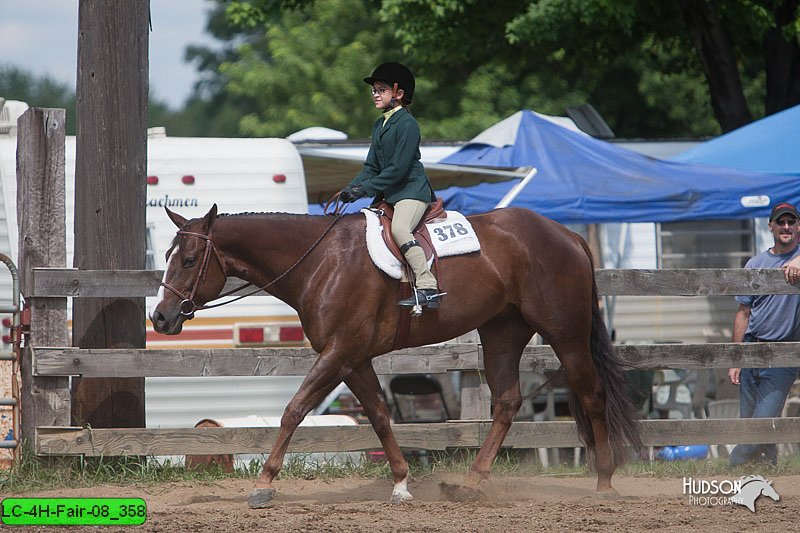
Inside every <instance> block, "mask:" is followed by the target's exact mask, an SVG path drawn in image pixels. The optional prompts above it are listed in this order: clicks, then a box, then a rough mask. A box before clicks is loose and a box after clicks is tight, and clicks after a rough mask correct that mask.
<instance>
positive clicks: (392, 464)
mask: <svg viewBox="0 0 800 533" xmlns="http://www.w3.org/2000/svg"><path fill="white" fill-rule="evenodd" d="M344 382H345V383H346V384H347V386H348V387H349V388H350V390H351V391H352V392H353V394H355V395H356V398H358V401H359V402H361V406H362V407H363V408H364V411H365V412H366V414H367V417H368V418H369V421H370V423H371V424H372V428H373V429H374V430H375V433H376V434H377V435H378V438H379V439H380V441H381V444H382V445H383V450H384V451H385V452H386V458H387V459H388V460H389V468H391V470H392V479H393V481H394V488H393V489H392V497H391V498H390V499H389V502H390V503H400V502H403V501H407V500H411V499H413V496H411V493H410V492H409V491H408V463H407V462H406V458H405V457H404V456H403V452H402V451H401V450H400V446H399V445H398V444H397V441H396V440H395V438H394V434H393V433H392V427H391V420H390V417H389V409H387V407H386V401H385V400H384V397H383V394H382V393H381V385H380V382H379V381H378V376H376V375H375V370H374V369H373V368H372V362H371V361H367V362H366V363H364V364H363V365H361V366H360V367H359V368H357V369H356V370H355V371H354V372H353V373H352V374H350V376H348V377H347V379H345V381H344Z"/></svg>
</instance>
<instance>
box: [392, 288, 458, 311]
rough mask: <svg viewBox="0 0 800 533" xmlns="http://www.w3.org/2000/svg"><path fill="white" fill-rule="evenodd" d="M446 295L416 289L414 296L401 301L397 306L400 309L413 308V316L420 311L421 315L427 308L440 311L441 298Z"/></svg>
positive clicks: (431, 290)
mask: <svg viewBox="0 0 800 533" xmlns="http://www.w3.org/2000/svg"><path fill="white" fill-rule="evenodd" d="M445 294H447V293H446V292H442V293H440V292H438V290H437V289H415V290H414V294H412V295H411V296H409V297H408V298H406V299H405V300H400V301H399V302H397V305H399V306H400V307H413V308H414V310H413V311H412V314H415V313H414V312H415V311H419V313H421V312H422V308H423V307H427V308H428V309H438V308H439V301H440V299H439V297H440V296H444V295H445ZM417 308H418V309H417ZM417 314H418V313H417Z"/></svg>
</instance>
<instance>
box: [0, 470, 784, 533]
mask: <svg viewBox="0 0 800 533" xmlns="http://www.w3.org/2000/svg"><path fill="white" fill-rule="evenodd" d="M461 479H462V477H461V476H456V475H454V474H447V475H442V476H433V475H432V476H427V477H425V478H423V479H415V480H413V482H412V484H411V486H410V488H411V491H412V493H413V494H414V497H415V499H414V501H412V502H408V503H404V504H400V505H390V504H388V503H386V502H387V500H388V498H389V494H390V492H391V483H390V482H389V481H387V480H374V479H335V480H330V481H323V480H297V479H292V480H282V481H278V482H276V488H277V489H278V496H277V498H276V501H275V504H274V505H273V507H271V508H269V509H263V510H250V509H248V508H247V503H246V500H247V496H248V494H249V492H250V489H251V487H252V482H251V481H250V480H225V481H222V482H215V483H210V484H206V483H202V484H201V483H172V484H161V485H153V486H146V487H139V486H132V487H120V486H102V487H93V488H87V489H69V490H61V491H48V492H39V493H35V494H25V495H15V496H40V497H59V498H60V497H95V498H96V497H141V498H144V499H145V501H146V502H147V505H148V518H147V521H146V522H145V524H144V525H143V526H137V527H130V528H127V529H128V530H130V531H136V532H145V531H147V532H150V531H159V532H189V531H192V532H220V531H233V532H236V533H241V532H247V531H280V532H296V531H297V532H312V531H327V532H351V531H352V532H369V533H377V532H385V531H392V532H395V531H397V532H420V531H425V532H428V531H447V532H449V531H454V532H455V531H457V532H473V531H474V532H481V533H483V532H503V533H510V532H516V531H602V532H605V531H646V530H650V531H653V530H658V531H702V532H703V533H717V532H719V533H730V532H731V531H765V532H778V531H800V476H797V475H794V476H777V477H773V478H769V477H768V479H772V481H773V487H774V488H775V489H776V491H777V492H778V493H779V494H780V496H781V499H780V501H777V502H776V501H773V500H771V499H769V498H767V497H765V496H761V497H760V498H759V499H758V500H756V512H755V513H752V512H750V511H749V510H748V509H747V508H745V507H741V506H708V505H706V506H703V505H696V504H692V503H690V501H689V497H688V496H686V495H684V494H683V493H682V478H658V479H654V478H641V477H625V476H617V477H615V481H616V483H615V486H616V488H617V490H618V491H619V497H617V498H613V499H609V498H602V497H598V496H597V495H595V493H594V479H593V478H590V477H570V476H566V477H560V476H535V477H495V478H493V479H491V480H488V481H486V482H484V483H482V484H481V499H479V500H477V501H469V500H468V499H467V498H468V497H469V496H470V495H465V494H462V493H460V491H459V490H452V487H453V486H454V485H453V484H457V483H458V482H460V481H461ZM700 479H709V480H710V479H713V478H700ZM719 479H724V478H719ZM2 496H4V497H5V496H11V495H10V494H4V495H2ZM458 500H462V501H458ZM3 527H4V526H1V525H0V529H3ZM6 527H8V526H6ZM102 529H106V530H109V531H125V530H126V529H125V528H122V527H109V528H100V530H102ZM15 530H16V531H21V532H23V531H37V532H38V531H65V530H68V531H70V532H84V531H87V532H88V531H94V532H96V531H98V528H96V527H77V526H72V527H69V528H56V527H32V526H31V527H19V528H15Z"/></svg>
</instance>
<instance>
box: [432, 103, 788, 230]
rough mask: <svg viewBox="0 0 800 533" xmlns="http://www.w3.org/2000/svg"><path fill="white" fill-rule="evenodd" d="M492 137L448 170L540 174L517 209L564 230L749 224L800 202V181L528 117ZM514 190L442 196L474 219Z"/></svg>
mask: <svg viewBox="0 0 800 533" xmlns="http://www.w3.org/2000/svg"><path fill="white" fill-rule="evenodd" d="M502 124H505V126H503V127H501V128H498V127H497V126H500V125H502ZM490 130H491V135H484V134H481V135H479V136H478V137H476V138H475V139H473V142H470V143H468V144H467V145H465V146H464V147H463V148H461V149H460V150H459V151H457V152H455V153H453V154H452V155H450V156H448V157H447V158H445V159H443V160H442V161H441V162H442V163H452V164H459V165H475V166H488V167H500V168H504V169H508V168H518V167H523V166H535V167H537V168H538V171H539V172H538V174H537V175H536V177H534V178H533V181H532V182H531V183H529V184H528V186H527V187H526V188H525V189H524V190H523V191H522V192H521V193H520V195H519V196H518V197H517V198H516V200H515V201H514V202H512V204H511V205H512V206H521V207H527V208H529V209H532V210H534V211H536V212H538V213H540V214H542V215H545V216H547V217H549V218H552V219H554V220H557V221H559V222H562V223H602V222H673V221H682V220H703V219H747V218H754V217H763V216H768V214H769V209H770V206H771V205H773V204H774V203H776V202H778V201H784V200H786V201H792V202H798V201H800V180H798V179H797V178H794V177H784V176H775V175H769V174H759V173H753V172H745V171H740V170H733V169H729V168H720V167H713V166H706V165H699V164H688V163H681V162H676V161H663V160H658V159H653V158H650V157H647V156H644V155H641V154H638V153H635V152H632V151H630V150H626V149H624V148H621V147H619V146H615V145H613V144H611V143H608V142H605V141H600V140H597V139H594V138H592V137H589V136H587V135H584V134H581V133H577V132H575V131H572V130H569V129H567V128H564V127H561V126H558V125H556V124H554V123H553V122H551V121H549V120H547V119H545V118H543V117H541V116H538V115H537V114H536V113H534V112H532V111H528V110H525V111H521V112H519V113H517V114H515V115H512V117H509V118H508V119H506V120H505V121H503V122H501V123H499V124H498V125H496V126H493V127H492V128H490ZM490 130H487V132H484V133H490ZM492 139H500V141H499V142H494V141H493V140H492ZM474 141H477V142H474ZM490 143H492V144H495V145H492V144H490ZM515 183H517V181H516V180H515V181H509V182H503V183H483V184H480V185H477V186H475V187H468V188H457V187H451V188H450V189H447V190H445V191H438V194H439V195H440V196H441V197H443V198H444V199H445V201H446V206H447V207H448V208H450V209H458V210H460V211H462V212H464V213H467V214H470V213H476V212H481V211H488V210H490V209H492V208H493V207H494V206H495V205H496V204H497V202H499V201H500V199H501V198H502V197H503V196H504V195H505V193H506V192H508V191H509V190H510V189H511V187H512V186H513V185H514V184H515Z"/></svg>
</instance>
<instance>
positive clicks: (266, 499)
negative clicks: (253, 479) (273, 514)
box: [247, 488, 275, 509]
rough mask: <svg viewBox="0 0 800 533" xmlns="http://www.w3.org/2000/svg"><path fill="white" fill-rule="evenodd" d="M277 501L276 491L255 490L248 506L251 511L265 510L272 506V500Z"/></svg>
mask: <svg viewBox="0 0 800 533" xmlns="http://www.w3.org/2000/svg"><path fill="white" fill-rule="evenodd" d="M274 499H275V489H273V488H268V489H253V492H251V493H250V497H249V498H248V499H247V506H248V507H250V509H264V508H265V507H269V506H270V505H272V500H274Z"/></svg>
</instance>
